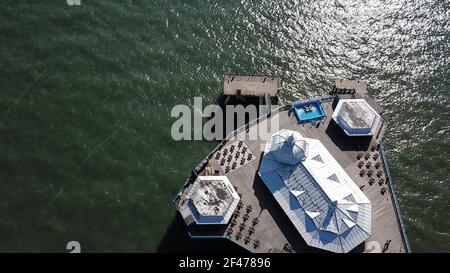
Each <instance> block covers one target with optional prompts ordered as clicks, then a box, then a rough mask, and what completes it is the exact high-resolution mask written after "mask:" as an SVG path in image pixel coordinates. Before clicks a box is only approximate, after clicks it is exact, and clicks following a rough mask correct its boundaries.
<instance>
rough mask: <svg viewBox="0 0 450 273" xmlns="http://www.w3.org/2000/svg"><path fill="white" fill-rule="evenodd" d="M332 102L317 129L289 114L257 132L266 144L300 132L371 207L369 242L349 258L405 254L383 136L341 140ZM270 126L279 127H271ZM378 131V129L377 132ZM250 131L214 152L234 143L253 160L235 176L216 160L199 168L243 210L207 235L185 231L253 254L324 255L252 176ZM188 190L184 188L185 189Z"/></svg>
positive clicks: (258, 145) (256, 151)
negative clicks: (224, 184) (224, 183)
mask: <svg viewBox="0 0 450 273" xmlns="http://www.w3.org/2000/svg"><path fill="white" fill-rule="evenodd" d="M332 102H333V101H332V98H331V99H330V100H324V101H323V102H322V104H323V107H324V109H325V111H326V114H327V118H326V119H324V120H322V121H321V122H320V123H319V125H318V126H312V125H311V124H309V123H305V124H297V120H296V119H295V117H294V115H293V114H292V113H291V112H290V111H288V110H284V111H280V112H277V113H274V114H273V115H272V116H271V117H270V118H268V119H264V120H262V121H260V122H259V126H267V127H268V130H267V131H268V132H267V135H266V138H265V139H267V138H269V137H270V135H271V134H272V133H275V132H276V131H278V130H280V129H283V128H284V129H289V130H295V131H299V132H300V133H301V134H302V135H303V136H305V137H308V138H315V139H319V140H320V141H321V142H322V144H323V145H324V146H325V147H326V148H327V149H328V151H329V152H330V153H331V154H332V155H333V156H334V158H335V159H336V160H337V161H338V162H339V164H340V165H341V166H342V168H343V169H344V170H345V171H346V172H347V173H348V175H349V176H350V177H351V178H352V179H353V181H354V182H355V183H356V184H357V185H358V186H360V188H361V190H362V191H363V192H364V193H365V194H366V196H367V197H368V198H369V200H370V201H371V202H372V236H371V237H370V238H369V239H368V240H366V242H364V243H363V244H361V245H360V246H358V247H356V248H355V249H354V250H353V252H394V253H400V252H406V245H405V243H404V240H403V236H402V230H401V227H400V224H399V218H398V217H397V214H396V211H395V206H394V204H393V200H392V199H391V195H390V190H391V189H390V184H389V182H390V181H388V179H387V174H386V170H385V169H384V162H383V157H382V155H381V154H380V150H379V145H378V144H380V143H379V142H380V140H381V138H382V133H380V134H375V135H374V136H373V137H356V138H355V137H348V136H346V135H345V133H344V132H343V131H342V130H341V129H340V128H339V127H338V126H337V125H336V124H335V123H334V121H333V120H332V118H331V116H332V112H333V109H332V105H333V103H332ZM274 120H278V121H279V126H270V123H271V122H273V121H274ZM272 127H273V128H272ZM383 129H384V125H383V124H382V125H381V126H380V128H378V130H383ZM255 130H258V127H257V126H256V125H253V126H251V127H250V128H249V129H248V130H245V131H242V132H240V133H238V134H237V135H236V137H234V138H233V139H229V140H228V141H227V142H226V143H225V145H224V146H223V147H222V148H221V149H220V150H218V151H217V152H219V151H221V150H223V149H224V148H226V147H227V146H228V145H230V144H232V143H233V142H235V141H243V142H245V144H246V145H247V146H248V148H249V149H250V150H251V152H252V153H253V155H254V156H255V157H256V159H254V160H252V161H251V162H249V163H247V164H245V165H244V166H242V167H240V168H237V169H236V170H234V171H231V172H229V173H225V172H224V170H223V169H222V167H221V166H220V165H219V162H217V160H216V159H215V155H214V154H212V155H211V156H210V157H209V159H208V160H207V161H205V162H204V166H203V167H202V170H201V173H200V174H204V172H205V171H212V172H213V173H215V174H216V175H226V176H227V177H228V179H229V180H230V182H231V183H232V184H233V186H234V187H235V188H236V189H237V192H238V193H239V194H240V196H241V202H242V206H241V207H240V208H238V209H237V210H236V211H235V213H234V215H233V217H232V220H231V221H230V223H229V224H228V226H226V227H217V228H216V229H214V228H211V227H208V230H207V231H205V229H203V231H202V230H201V229H198V227H195V225H193V224H191V225H188V230H189V232H190V234H191V236H193V237H195V236H202V235H205V234H204V232H206V233H208V234H207V235H211V234H213V235H214V236H223V237H225V238H228V239H230V240H231V241H233V242H235V243H237V244H239V245H241V246H242V247H244V248H246V249H248V250H249V251H251V252H257V253H258V252H260V253H266V252H324V251H323V250H320V249H316V248H312V247H309V246H307V245H306V243H305V242H304V241H303V239H302V237H301V235H300V234H299V233H298V231H297V230H296V229H295V227H294V226H293V224H292V223H291V222H290V220H289V218H288V217H287V216H286V214H285V213H284V211H283V209H282V208H281V207H280V206H279V205H278V203H277V201H276V200H275V198H274V197H273V196H272V194H271V193H270V192H269V190H268V189H267V188H266V186H265V184H264V183H263V182H262V181H261V180H260V178H259V176H258V173H257V172H258V168H259V163H260V159H261V156H262V153H263V150H264V146H265V142H266V141H265V139H257V140H251V139H250V137H249V136H251V135H252V134H254V133H255V132H256V131H255ZM258 136H260V135H258ZM369 162H370V163H369ZM368 163H369V164H370V165H368ZM361 165H362V166H361ZM362 170H364V174H363V173H362V172H361V171H362ZM370 171H372V172H373V174H372V175H371V176H369V175H368V174H367V173H370ZM200 174H199V175H200ZM371 178H372V179H371ZM372 182H373V183H372ZM381 182H382V183H381ZM188 186H189V185H186V188H188ZM383 187H385V188H386V190H387V191H386V192H385V193H382V191H381V189H382V188H383ZM185 191H186V190H185ZM185 191H182V192H181V193H180V195H179V198H178V200H181V201H180V202H182V200H183V193H184V192H185ZM248 208H251V209H248ZM255 219H257V220H256V223H254V221H255ZM185 220H187V219H185ZM388 241H389V242H390V243H389V246H388V248H387V249H384V250H383V248H384V246H385V243H386V242H388Z"/></svg>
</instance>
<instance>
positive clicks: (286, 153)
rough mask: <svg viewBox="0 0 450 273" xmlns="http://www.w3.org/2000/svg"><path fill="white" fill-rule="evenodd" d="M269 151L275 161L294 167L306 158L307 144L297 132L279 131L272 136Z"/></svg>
mask: <svg viewBox="0 0 450 273" xmlns="http://www.w3.org/2000/svg"><path fill="white" fill-rule="evenodd" d="M270 150H271V152H272V154H273V156H274V157H275V159H276V160H277V161H279V162H281V163H285V164H289V165H295V164H298V163H299V162H300V161H302V160H303V159H305V158H306V156H307V150H308V143H307V142H306V141H305V140H304V139H303V137H302V136H301V135H300V134H299V133H297V132H294V131H290V130H281V131H279V132H278V133H276V134H274V135H273V136H272V147H271V149H270Z"/></svg>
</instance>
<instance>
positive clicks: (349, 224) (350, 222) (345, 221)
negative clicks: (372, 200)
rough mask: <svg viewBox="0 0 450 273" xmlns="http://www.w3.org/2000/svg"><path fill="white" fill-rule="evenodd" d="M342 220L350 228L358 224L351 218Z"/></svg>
mask: <svg viewBox="0 0 450 273" xmlns="http://www.w3.org/2000/svg"><path fill="white" fill-rule="evenodd" d="M342 221H343V222H344V223H345V225H346V226H347V227H348V228H352V227H354V226H355V225H356V224H355V223H354V222H352V221H350V220H347V219H345V218H342Z"/></svg>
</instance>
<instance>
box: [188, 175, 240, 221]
mask: <svg viewBox="0 0 450 273" xmlns="http://www.w3.org/2000/svg"><path fill="white" fill-rule="evenodd" d="M186 199H187V203H186V205H187V207H186V209H187V211H188V213H189V214H191V216H192V217H193V218H194V220H195V223H196V224H199V225H207V224H209V225H217V224H227V223H228V221H229V220H230V217H231V215H232V214H233V212H234V210H235V209H236V207H237V205H238V203H239V200H240V197H239V195H238V194H237V192H236V190H235V189H234V188H233V186H232V185H231V183H230V181H229V180H228V178H227V177H226V176H199V177H198V178H197V180H196V181H195V182H194V184H193V186H192V188H191V190H190V191H189V192H188V194H187V195H186Z"/></svg>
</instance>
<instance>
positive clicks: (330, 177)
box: [327, 173, 340, 183]
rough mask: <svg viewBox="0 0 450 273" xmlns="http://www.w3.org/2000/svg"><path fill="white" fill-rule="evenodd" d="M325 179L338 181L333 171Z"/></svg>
mask: <svg viewBox="0 0 450 273" xmlns="http://www.w3.org/2000/svg"><path fill="white" fill-rule="evenodd" d="M327 179H329V180H331V181H334V182H338V183H339V182H340V181H339V178H338V177H337V175H336V174H335V173H333V174H332V175H330V176H329V177H328V178H327Z"/></svg>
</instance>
